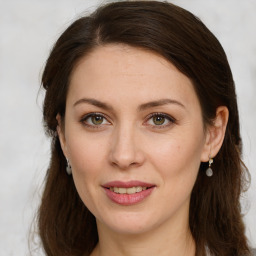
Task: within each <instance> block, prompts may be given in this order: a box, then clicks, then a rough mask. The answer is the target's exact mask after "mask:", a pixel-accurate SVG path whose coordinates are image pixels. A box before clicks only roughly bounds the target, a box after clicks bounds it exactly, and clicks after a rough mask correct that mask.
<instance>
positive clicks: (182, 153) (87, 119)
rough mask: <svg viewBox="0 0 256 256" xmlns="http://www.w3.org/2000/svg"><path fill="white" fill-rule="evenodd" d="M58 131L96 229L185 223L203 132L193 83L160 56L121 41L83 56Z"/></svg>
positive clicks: (203, 144)
mask: <svg viewBox="0 0 256 256" xmlns="http://www.w3.org/2000/svg"><path fill="white" fill-rule="evenodd" d="M59 135H60V139H61V143H62V148H63V151H64V154H65V156H66V157H67V158H68V159H69V161H70V164H71V166H72V175H73V179H74V182H75V186H76V188H77V191H78V193H79V195H80V197H81V199H82V200H83V202H84V204H85V205H86V206H87V207H88V209H89V210H90V211H91V212H92V213H93V215H94V216H95V217H96V219H97V224H98V227H102V228H103V227H104V228H107V229H110V230H112V231H115V232H119V233H129V234H135V233H142V232H146V231H152V230H153V229H154V228H157V227H159V226H161V225H166V226H168V225H174V224H175V225H185V226H186V225H188V213H189V201H190V194H191V190H192V188H193V185H194V183H195V180H196V177H197V174H198V169H199V165H200V162H201V160H202V159H205V155H207V154H208V152H206V151H207V149H206V148H207V147H206V142H205V141H206V135H205V133H204V129H203V122H202V113H201V109H200V105H199V101H198V98H197V96H196V94H195V91H194V89H193V86H192V83H191V81H190V80H189V79H188V78H187V77H186V76H184V75H183V74H182V73H181V72H179V71H178V70H177V69H176V68H175V66H173V65H172V64H171V63H169V62H168V61H166V60H165V59H164V58H162V57H160V56H158V55H156V54H154V53H152V52H149V51H145V50H141V49H138V48H133V47H130V46H125V45H108V46H101V47H98V48H96V49H95V50H94V51H93V52H91V53H90V54H89V55H87V56H85V57H84V58H83V59H82V60H81V61H80V62H79V63H78V65H77V67H76V68H75V70H74V72H73V74H72V77H71V82H70V88H69V91H68V96H67V102H66V115H65V128H64V129H62V131H60V129H59Z"/></svg>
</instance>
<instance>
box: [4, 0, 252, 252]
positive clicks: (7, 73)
mask: <svg viewBox="0 0 256 256" xmlns="http://www.w3.org/2000/svg"><path fill="white" fill-rule="evenodd" d="M105 2H106V1H105ZM170 2H173V3H176V4H178V5H180V6H182V7H184V8H186V9H188V10H190V11H191V12H193V13H194V14H196V15H197V16H199V18H201V19H202V20H203V22H204V23H205V24H206V25H207V26H208V27H209V28H210V30H212V32H213V33H214V34H215V35H216V36H217V38H218V39H219V40H220V42H221V44H222V45H223V47H224V49H225V51H226V53H227V56H228V59H229V61H230V65H231V68H232V71H233V75H234V79H235V82H236V87H237V95H238V103H239V110H240V119H241V120H240V121H241V131H242V136H243V140H244V154H243V159H244V161H245V163H246V165H247V166H248V168H249V170H250V172H251V176H252V182H251V186H250V189H249V190H248V192H247V193H246V194H245V195H243V197H242V199H241V203H242V205H243V212H244V214H245V217H244V220H245V223H246V228H247V236H248V239H249V241H250V243H251V245H252V246H254V247H256V224H255V223H256V131H255V127H256V114H255V111H256V86H255V81H256V60H255V59H256V33H255V27H256V15H255V13H256V0H243V1H241V0H173V1H170ZM101 3H104V1H96V0H94V1H92V0H44V1H42V0H41V1H40V0H22V1H20V0H9V1H4V0H0V175H1V178H0V255H1V256H7V255H28V245H27V244H28V240H29V239H30V238H29V233H30V224H31V223H32V221H33V219H34V216H35V214H36V207H37V205H38V203H39V200H40V191H41V188H42V182H43V178H44V175H45V171H46V168H47V166H48V162H49V156H50V144H49V140H48V139H47V138H46V137H45V135H44V131H43V128H42V122H41V120H42V107H41V102H42V98H43V92H42V91H39V87H40V76H41V72H42V70H43V67H44V63H45V61H46V58H47V56H48V54H49V51H50V49H51V47H52V45H53V43H54V42H55V40H56V39H57V38H58V36H59V35H60V33H61V32H62V31H63V30H64V29H65V28H66V27H67V26H68V25H69V24H70V23H71V22H72V21H74V19H75V18H77V17H79V16H80V15H81V14H82V13H88V12H91V11H92V10H94V8H95V7H97V6H98V5H99V4H101ZM223 193H225V191H223ZM35 255H39V254H38V253H37V254H35Z"/></svg>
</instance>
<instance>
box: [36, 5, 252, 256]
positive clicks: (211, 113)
mask: <svg viewBox="0 0 256 256" xmlns="http://www.w3.org/2000/svg"><path fill="white" fill-rule="evenodd" d="M112 43H114V44H117V43H122V44H127V45H130V46H134V47H139V48H143V49H147V50H150V51H152V52H156V53H158V54H160V55H162V56H163V57H164V58H166V59H167V60H168V61H170V62H171V63H173V64H174V65H175V66H176V67H177V68H178V69H179V70H180V71H181V72H182V73H183V74H185V75H186V76H187V77H189V78H190V79H191V81H192V82H193V85H194V89H195V91H196V93H197V96H198V98H199V101H200V104H201V108H202V113H203V120H204V124H211V122H212V120H213V119H214V118H215V113H216V109H217V107H218V106H227V108H228V109H229V113H230V115H229V122H228V125H227V130H226V135H225V139H224V142H223V145H222V148H221V150H220V152H219V153H218V155H217V156H216V158H215V161H214V176H213V177H211V178H208V177H207V176H206V175H205V169H206V168H207V165H206V163H202V164H201V166H200V170H199V173H198V178H197V180H196V183H195V186H194V188H193V191H192V195H191V203H190V220H189V221H190V229H191V232H192V235H193V237H194V240H195V242H196V255H197V256H199V255H200V256H201V255H205V246H207V247H208V248H209V250H210V252H211V253H212V254H213V255H222V256H225V255H229V256H230V255H232V256H238V255H249V249H248V245H247V240H246V237H245V228H244V224H243V221H242V216H241V209H240V203H239V198H240V194H241V192H242V189H243V185H244V184H245V182H246V179H245V178H246V174H247V170H246V168H245V166H244V165H243V162H242V161H241V138H240V131H239V117H238V110H237V100H236V93H235V88H234V82H233V78H232V74H231V70H230V67H229V64H228V61H227V57H226V55H225V53H224V50H223V48H222V47H221V45H220V43H219V42H218V40H217V39H216V38H215V36H214V35H213V34H212V33H211V32H210V31H209V30H208V29H207V28H206V26H205V25H204V24H203V23H202V22H201V21H200V20H199V19H198V18H197V17H195V16H194V15H193V14H191V13H190V12H188V11H186V10H184V9H182V8H180V7H178V6H175V5H173V4H170V3H166V2H157V1H122V2H116V3H110V4H107V5H104V6H102V7H100V8H98V9H97V10H96V11H95V12H94V13H93V14H91V15H89V16H87V17H82V18H79V19H78V20H76V21H75V22H74V23H73V24H71V25H70V26H69V27H68V28H67V29H66V31H65V32H64V33H63V34H62V35H61V36H60V38H59V39H58V40H57V42H56V44H55V46H54V47H53V49H52V52H51V54H50V56H49V58H48V60H47V63H46V66H45V70H44V72H43V76H42V85H43V87H44V88H45V90H46V95H45V101H44V110H43V114H44V124H45V129H46V132H47V134H48V135H49V136H51V138H52V155H51V162H50V166H49V169H48V171H47V175H46V181H45V189H44V193H43V196H42V202H41V206H40V209H39V215H38V226H39V232H40V237H41V240H42V243H43V247H44V250H45V252H46V254H47V255H48V256H50V255H54V256H56V255H62V256H64V255H69V256H71V255H82V254H83V255H89V254H90V253H91V252H92V250H93V248H94V247H95V245H96V244H97V242H98V235H97V228H96V222H95V217H94V216H93V215H92V214H91V213H90V212H89V211H88V209H87V208H86V206H85V205H84V204H83V202H82V201H81V199H80V198H79V196H78V193H77V191H76V188H75V185H74V182H73V179H72V176H68V175H67V174H66V171H65V168H66V159H65V157H64V155H63V153H62V150H61V147H60V142H59V139H58V137H57V136H56V126H57V121H56V115H57V114H58V113H59V114H60V115H61V117H62V119H63V120H64V117H65V104H66V97H67V91H68V86H69V79H70V76H71V72H72V70H73V69H74V67H75V65H76V64H77V63H78V61H79V60H80V59H81V58H82V57H84V56H85V55H86V54H88V53H89V52H90V51H92V49H94V48H95V47H97V46H99V45H106V44H112Z"/></svg>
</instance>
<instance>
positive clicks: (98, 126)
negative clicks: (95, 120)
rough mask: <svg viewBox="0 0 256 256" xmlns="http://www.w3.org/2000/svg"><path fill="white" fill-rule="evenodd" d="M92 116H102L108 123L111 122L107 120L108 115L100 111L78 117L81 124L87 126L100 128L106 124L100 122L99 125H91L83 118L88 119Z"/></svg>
mask: <svg viewBox="0 0 256 256" xmlns="http://www.w3.org/2000/svg"><path fill="white" fill-rule="evenodd" d="M92 116H101V117H103V118H104V119H105V120H106V121H107V122H108V124H110V123H111V122H110V121H109V117H108V116H106V115H105V114H103V113H100V112H90V113H88V114H86V115H84V116H83V117H82V118H81V119H80V122H81V123H82V124H83V125H85V126H87V127H90V128H96V129H98V128H102V126H103V125H106V124H103V125H102V124H99V125H92V124H88V123H86V122H85V120H86V119H88V118H89V117H92ZM108 124H107V125H108Z"/></svg>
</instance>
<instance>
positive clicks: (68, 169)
mask: <svg viewBox="0 0 256 256" xmlns="http://www.w3.org/2000/svg"><path fill="white" fill-rule="evenodd" d="M66 172H67V174H68V175H70V174H71V173H72V168H71V165H70V163H69V161H68V159H67V166H66Z"/></svg>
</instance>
